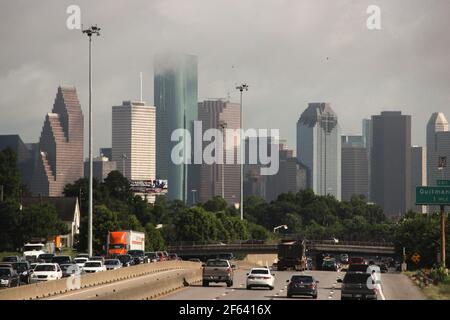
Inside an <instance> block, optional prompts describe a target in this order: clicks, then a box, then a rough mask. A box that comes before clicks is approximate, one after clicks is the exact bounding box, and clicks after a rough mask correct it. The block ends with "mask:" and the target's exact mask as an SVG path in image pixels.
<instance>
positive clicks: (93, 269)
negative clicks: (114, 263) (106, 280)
mask: <svg viewBox="0 0 450 320" xmlns="http://www.w3.org/2000/svg"><path fill="white" fill-rule="evenodd" d="M82 270H83V271H84V272H86V273H97V272H103V271H106V267H105V265H104V264H103V262H102V261H96V260H94V261H92V260H89V261H88V262H86V263H85V264H84V267H83V269H82Z"/></svg>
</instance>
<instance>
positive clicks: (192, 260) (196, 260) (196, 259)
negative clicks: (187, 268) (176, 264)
mask: <svg viewBox="0 0 450 320" xmlns="http://www.w3.org/2000/svg"><path fill="white" fill-rule="evenodd" d="M189 261H190V262H196V263H202V261H201V260H200V259H198V258H191V259H189Z"/></svg>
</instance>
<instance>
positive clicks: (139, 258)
mask: <svg viewBox="0 0 450 320" xmlns="http://www.w3.org/2000/svg"><path fill="white" fill-rule="evenodd" d="M128 254H129V255H131V256H132V257H133V261H134V264H140V263H149V261H150V260H149V259H148V257H146V256H145V254H144V251H142V250H129V251H128Z"/></svg>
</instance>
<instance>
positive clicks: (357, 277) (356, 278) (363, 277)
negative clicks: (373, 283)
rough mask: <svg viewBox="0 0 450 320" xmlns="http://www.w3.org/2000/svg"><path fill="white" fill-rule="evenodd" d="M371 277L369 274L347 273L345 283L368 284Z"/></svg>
mask: <svg viewBox="0 0 450 320" xmlns="http://www.w3.org/2000/svg"><path fill="white" fill-rule="evenodd" d="M368 278H370V275H369V274H367V273H347V274H346V275H345V278H344V283H358V284H360V283H367V279H368Z"/></svg>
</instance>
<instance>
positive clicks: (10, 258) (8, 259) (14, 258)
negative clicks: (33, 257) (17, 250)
mask: <svg viewBox="0 0 450 320" xmlns="http://www.w3.org/2000/svg"><path fill="white" fill-rule="evenodd" d="M20 261H21V259H20V257H18V256H7V257H3V259H2V262H20Z"/></svg>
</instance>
